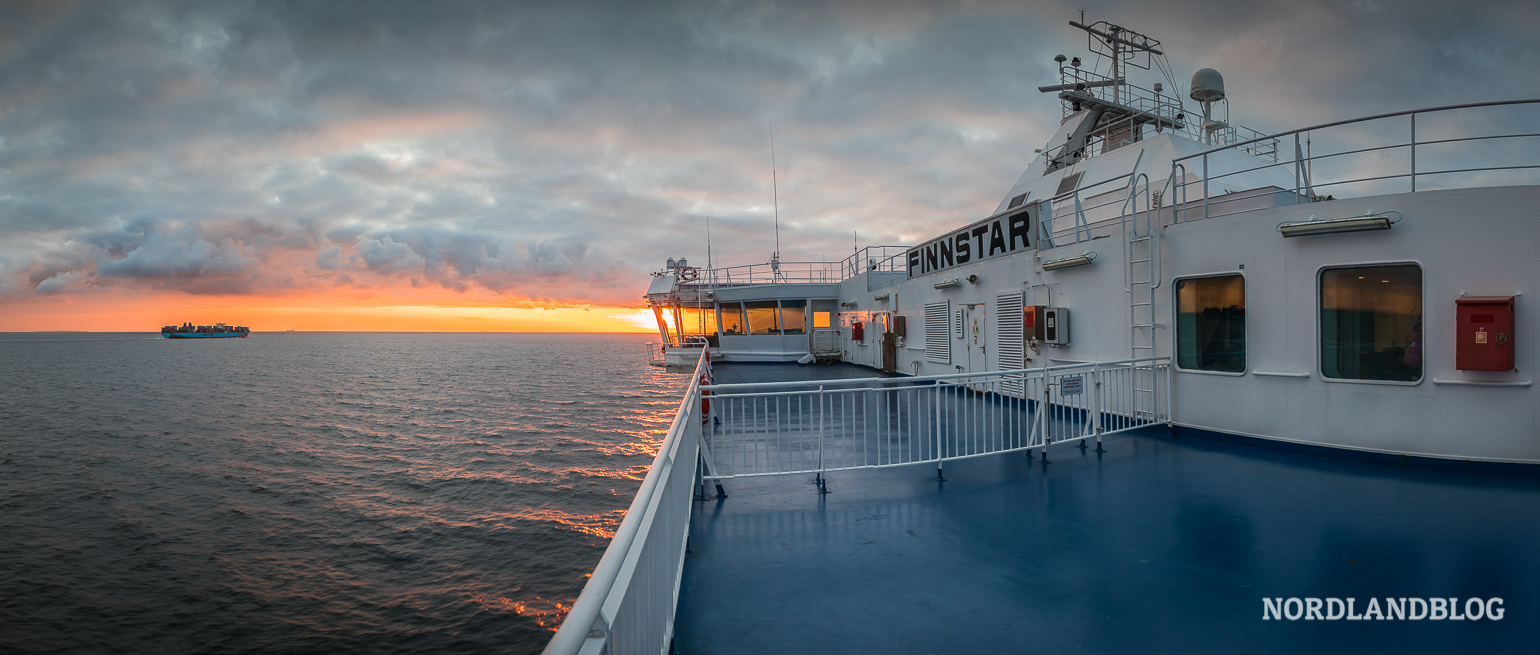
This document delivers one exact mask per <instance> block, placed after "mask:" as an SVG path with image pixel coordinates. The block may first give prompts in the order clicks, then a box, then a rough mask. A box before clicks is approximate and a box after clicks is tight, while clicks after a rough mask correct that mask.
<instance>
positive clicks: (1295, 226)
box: [1278, 212, 1400, 238]
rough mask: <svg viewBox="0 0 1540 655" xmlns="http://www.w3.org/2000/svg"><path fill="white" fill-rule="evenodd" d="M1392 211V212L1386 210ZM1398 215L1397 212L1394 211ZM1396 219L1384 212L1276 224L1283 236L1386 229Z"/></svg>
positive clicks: (1311, 218)
mask: <svg viewBox="0 0 1540 655" xmlns="http://www.w3.org/2000/svg"><path fill="white" fill-rule="evenodd" d="M1387 213H1392V212H1387ZM1394 213H1396V214H1397V215H1398V216H1399V215H1400V214H1399V212H1394ZM1395 222H1396V221H1392V220H1390V217H1389V216H1386V215H1385V214H1378V215H1371V216H1353V217H1351V218H1331V219H1326V220H1319V219H1317V218H1316V217H1314V216H1311V217H1310V220H1308V221H1285V222H1283V223H1279V224H1278V233H1279V234H1282V235H1283V236H1284V237H1285V238H1288V237H1303V236H1310V235H1314V234H1341V233H1343V232H1365V231H1369V230H1388V229H1390V226H1391V225H1392V224H1394V223H1395Z"/></svg>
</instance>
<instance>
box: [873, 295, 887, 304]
mask: <svg viewBox="0 0 1540 655" xmlns="http://www.w3.org/2000/svg"><path fill="white" fill-rule="evenodd" d="M887 299H888V294H886V293H884V294H882V295H880V296H872V300H875V301H877V302H882V301H884V300H887Z"/></svg>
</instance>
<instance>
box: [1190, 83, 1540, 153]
mask: <svg viewBox="0 0 1540 655" xmlns="http://www.w3.org/2000/svg"><path fill="white" fill-rule="evenodd" d="M1534 103H1540V98H1528V99H1521V100H1492V101H1488V102H1467V103H1462V104H1458V105H1443V106H1439V107H1428V108H1426V109H1407V110H1403V111H1393V112H1390V113H1386V114H1375V115H1373V116H1362V117H1359V118H1349V119H1347V120H1340V121H1333V122H1330V123H1322V124H1320V125H1312V126H1310V127H1301V128H1297V129H1293V130H1288V131H1286V132H1277V133H1275V134H1269V135H1267V136H1264V137H1258V138H1255V139H1251V140H1249V141H1239V142H1236V143H1232V144H1229V145H1225V146H1220V147H1217V148H1210V149H1208V150H1204V151H1202V152H1195V153H1193V154H1190V155H1187V156H1185V157H1177V158H1175V159H1172V160H1171V161H1172V163H1176V162H1180V161H1186V160H1188V159H1192V158H1194V157H1202V156H1203V155H1208V154H1213V153H1216V152H1223V151H1225V150H1230V149H1232V148H1238V147H1240V146H1244V145H1249V144H1252V143H1256V142H1258V141H1265V140H1267V139H1276V138H1278V137H1283V136H1289V135H1292V134H1298V133H1301V132H1311V131H1314V130H1324V129H1326V128H1328V127H1337V126H1339V125H1348V124H1352V123H1363V122H1366V121H1374V120H1379V119H1381V118H1395V117H1397V116H1407V115H1411V114H1431V113H1433V112H1436V111H1450V110H1454V109H1471V108H1473V107H1501V106H1504V105H1527V104H1534ZM1521 136H1522V135H1521Z"/></svg>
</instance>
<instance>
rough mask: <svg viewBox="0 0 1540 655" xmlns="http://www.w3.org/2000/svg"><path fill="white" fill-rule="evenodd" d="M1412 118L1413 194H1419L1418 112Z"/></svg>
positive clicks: (1412, 114) (1413, 113)
mask: <svg viewBox="0 0 1540 655" xmlns="http://www.w3.org/2000/svg"><path fill="white" fill-rule="evenodd" d="M1411 117H1412V171H1411V172H1412V193H1417V112H1412V113H1411Z"/></svg>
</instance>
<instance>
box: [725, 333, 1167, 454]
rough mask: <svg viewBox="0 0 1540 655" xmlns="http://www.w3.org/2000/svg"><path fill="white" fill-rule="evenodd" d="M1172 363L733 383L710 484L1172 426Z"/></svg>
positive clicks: (1159, 359)
mask: <svg viewBox="0 0 1540 655" xmlns="http://www.w3.org/2000/svg"><path fill="white" fill-rule="evenodd" d="M1170 372H1171V367H1170V361H1169V359H1168V358H1166V357H1149V358H1143V359H1129V360H1122V361H1116V362H1095V363H1086V364H1072V365H1067V366H1051V367H1044V368H1036V369H1018V370H1014V371H996V372H989V373H959V374H951V375H936V376H925V377H912V378H861V379H848V380H821V381H816V382H808V381H802V382H775V383H756V384H728V385H714V386H708V387H704V389H706V390H708V391H709V392H710V393H711V394H712V403H711V413H712V416H713V418H714V419H716V421H714V424H713V425H711V426H709V427H708V428H707V429H706V430H705V431H704V433H703V438H704V439H705V442H706V451H707V454H706V457H707V458H709V461H708V466H707V469H708V471H709V474H708V475H706V476H705V477H706V478H708V479H727V478H735V477H747V476H759V475H778V474H788V473H812V472H817V473H820V474H821V473H823V472H827V471H838V470H844V469H854V468H874V467H886V466H901V465H907V464H919V463H925V462H935V463H936V466H937V468H938V470H939V469H940V468H941V466H942V464H943V462H945V461H946V460H949V459H963V458H968V457H978V456H982V455H989V454H993V453H1001V452H1009V451H1013V450H1027V449H1032V448H1041V449H1044V452H1045V454H1046V448H1047V446H1048V445H1049V444H1053V443H1062V442H1066V441H1077V440H1085V439H1096V440H1097V442H1098V443H1100V441H1101V436H1102V435H1104V434H1110V433H1114V432H1122V431H1124V430H1131V429H1134V428H1138V427H1141V426H1145V425H1150V424H1154V423H1164V422H1167V421H1168V420H1169V417H1170V415H1171V410H1170V393H1169V389H1170Z"/></svg>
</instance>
